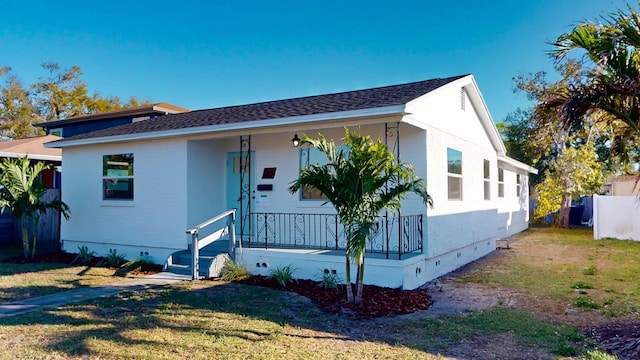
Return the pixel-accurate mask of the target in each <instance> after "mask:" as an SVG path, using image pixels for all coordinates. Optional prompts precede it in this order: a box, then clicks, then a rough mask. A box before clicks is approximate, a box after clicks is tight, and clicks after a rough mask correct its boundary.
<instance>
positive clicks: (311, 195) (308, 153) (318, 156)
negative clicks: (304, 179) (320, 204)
mask: <svg viewBox="0 0 640 360" xmlns="http://www.w3.org/2000/svg"><path fill="white" fill-rule="evenodd" d="M340 150H343V151H345V152H347V153H348V150H349V148H348V147H347V146H336V152H338V151H340ZM328 161H329V160H328V159H327V155H325V154H324V153H323V152H322V151H320V150H318V149H316V148H313V147H309V148H303V149H300V170H302V169H304V168H306V167H308V166H310V165H320V166H322V165H325V164H327V162H328ZM300 200H327V197H326V196H324V195H323V194H322V193H320V191H319V190H318V189H316V188H314V187H311V186H303V187H302V188H301V189H300Z"/></svg>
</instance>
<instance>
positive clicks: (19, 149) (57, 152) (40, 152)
mask: <svg viewBox="0 0 640 360" xmlns="http://www.w3.org/2000/svg"><path fill="white" fill-rule="evenodd" d="M60 139H62V138H61V137H59V136H55V135H47V136H38V137H32V138H27V139H19V140H9V141H0V158H7V157H10V158H19V157H24V156H28V157H29V159H34V160H49V161H60V160H62V149H55V148H45V147H44V144H45V143H48V142H51V141H56V140H60Z"/></svg>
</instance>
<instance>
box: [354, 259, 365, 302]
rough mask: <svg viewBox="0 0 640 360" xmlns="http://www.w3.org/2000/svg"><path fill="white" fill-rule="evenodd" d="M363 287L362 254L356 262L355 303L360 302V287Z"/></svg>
mask: <svg viewBox="0 0 640 360" xmlns="http://www.w3.org/2000/svg"><path fill="white" fill-rule="evenodd" d="M363 288H364V255H362V258H361V259H360V263H359V264H358V280H356V298H355V301H354V302H355V303H356V304H360V303H361V302H362V289H363Z"/></svg>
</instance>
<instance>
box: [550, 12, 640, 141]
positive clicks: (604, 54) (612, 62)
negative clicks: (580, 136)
mask: <svg viewBox="0 0 640 360" xmlns="http://www.w3.org/2000/svg"><path fill="white" fill-rule="evenodd" d="M627 9H628V13H625V12H624V11H623V10H618V11H617V12H616V13H613V14H610V15H609V16H607V17H605V18H604V19H603V22H602V23H598V24H594V23H584V24H580V25H578V26H576V27H575V28H574V29H573V30H571V31H570V32H568V33H566V34H563V35H561V36H560V37H558V39H557V40H556V41H555V42H554V43H553V45H554V46H555V50H554V51H553V52H552V56H553V57H555V58H556V60H557V61H562V60H563V59H564V58H565V57H566V55H567V54H569V53H570V52H572V51H574V50H578V51H579V50H582V51H583V53H584V57H583V59H584V60H585V63H587V64H589V63H590V65H591V66H590V71H588V72H587V73H586V74H585V79H584V80H585V81H584V82H583V83H582V84H579V85H577V86H574V87H573V88H572V89H569V91H568V92H565V93H564V94H557V96H555V97H553V98H550V99H549V101H548V104H549V105H550V106H557V107H559V108H560V120H561V122H562V123H563V124H564V125H565V126H569V125H572V124H576V123H579V122H581V121H582V120H583V117H584V116H585V115H587V114H589V113H590V112H592V111H594V110H602V111H604V112H606V113H608V114H609V115H610V116H605V117H601V118H600V119H601V121H602V122H603V123H605V125H613V126H614V127H615V128H616V130H617V131H616V137H615V140H617V141H616V142H617V143H616V144H614V146H617V147H619V149H624V144H625V143H626V142H627V141H628V140H634V139H635V138H636V137H637V136H638V135H640V14H639V13H638V12H637V11H636V10H634V9H633V8H631V6H629V5H628V6H627Z"/></svg>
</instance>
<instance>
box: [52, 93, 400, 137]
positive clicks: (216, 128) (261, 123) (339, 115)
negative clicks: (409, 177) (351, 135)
mask: <svg viewBox="0 0 640 360" xmlns="http://www.w3.org/2000/svg"><path fill="white" fill-rule="evenodd" d="M389 115H405V104H401V105H393V106H385V107H378V108H370V109H360V110H350V111H338V112H332V113H322V114H312V115H301V116H290V117H284V118H276V119H264V120H252V121H246V122H240V123H230V124H216V125H209V126H199V127H192V128H182V129H173V130H165V131H155V132H145V133H139V134H125V135H115V136H104V137H96V138H88V139H77V140H64V139H63V140H59V141H55V142H51V143H47V144H45V147H47V148H64V147H70V146H82V145H94V144H104V143H113V142H123V141H138V140H151V139H163V138H169V137H176V136H190V135H201V134H206V133H214V132H223V131H231V130H238V131H240V130H247V129H252V128H271V127H277V126H283V125H286V126H288V127H290V126H291V125H296V124H308V123H313V122H318V121H331V120H350V119H357V118H367V117H381V116H389Z"/></svg>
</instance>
